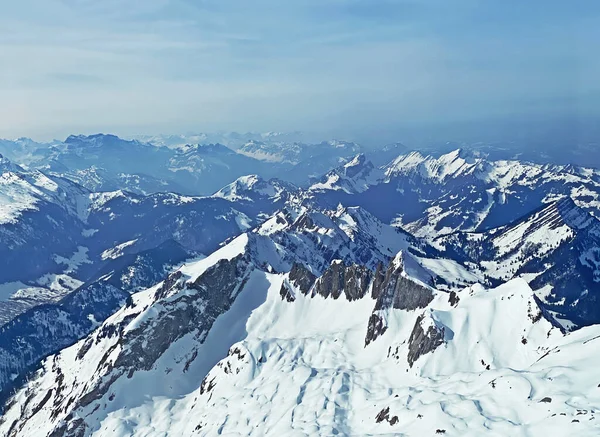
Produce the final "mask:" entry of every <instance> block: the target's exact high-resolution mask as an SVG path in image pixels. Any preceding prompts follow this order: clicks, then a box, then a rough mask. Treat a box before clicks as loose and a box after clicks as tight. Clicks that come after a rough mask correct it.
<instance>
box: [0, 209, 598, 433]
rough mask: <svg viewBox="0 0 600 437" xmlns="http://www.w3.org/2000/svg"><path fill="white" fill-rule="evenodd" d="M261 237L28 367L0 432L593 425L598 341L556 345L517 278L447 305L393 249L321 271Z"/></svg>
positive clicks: (586, 338)
mask: <svg viewBox="0 0 600 437" xmlns="http://www.w3.org/2000/svg"><path fill="white" fill-rule="evenodd" d="M299 218H300V217H299ZM300 219H301V218H300ZM265 225H266V224H265ZM301 225H302V228H303V229H314V233H315V234H317V235H320V232H319V230H318V229H316V228H315V227H314V226H310V225H308V224H307V223H306V220H305V219H301V221H300V222H299V223H296V226H295V227H294V228H292V229H298V228H299V227H300V226H301ZM273 226H274V225H273ZM269 229H271V232H270V233H269V234H268V235H267V234H265V232H264V230H263V231H262V232H261V231H257V232H251V233H247V234H244V235H242V236H240V237H238V238H237V239H235V240H233V241H232V242H230V243H229V244H228V245H226V246H224V247H223V248H221V249H219V250H218V251H216V252H215V253H213V254H211V255H210V256H209V257H207V258H205V259H203V260H200V261H196V262H192V263H188V264H186V265H185V266H183V267H181V268H180V269H179V270H177V271H176V272H174V273H172V274H171V275H170V276H169V277H168V278H167V279H166V280H165V281H163V282H162V283H159V284H157V285H156V286H154V287H151V288H149V289H148V290H145V291H142V292H140V293H137V294H135V295H134V296H133V297H132V300H131V302H130V303H129V304H128V305H126V306H124V307H123V308H122V309H121V310H119V311H118V312H117V313H116V314H115V315H114V316H112V317H111V318H109V319H108V320H106V321H105V322H104V323H103V324H102V325H101V326H99V327H98V328H97V329H96V330H94V331H93V333H91V334H90V335H89V336H88V337H86V338H84V339H82V340H81V341H80V342H78V343H76V344H74V345H73V346H71V347H69V348H67V349H65V350H63V351H62V352H60V353H59V354H57V355H54V356H51V357H49V358H48V359H47V360H45V362H44V363H43V365H42V367H41V368H40V370H39V371H38V372H37V373H36V374H35V375H32V376H31V378H30V379H29V382H28V383H27V384H26V386H25V387H24V388H23V389H21V390H19V391H18V392H17V394H16V395H15V396H14V397H13V398H12V399H11V400H10V402H9V403H8V405H7V409H6V411H5V413H4V415H3V422H2V423H1V424H0V431H2V432H3V433H5V434H6V435H23V434H26V435H29V434H31V433H34V434H33V435H35V433H40V434H42V433H43V434H44V435H46V434H52V433H54V435H66V436H75V435H82V436H87V435H99V436H104V435H117V436H119V435H133V436H137V435H147V434H150V435H156V434H157V433H162V434H164V435H194V434H200V435H203V434H206V435H212V434H217V433H219V432H221V433H230V434H241V435H269V434H272V433H274V434H278V435H287V434H290V433H292V432H304V433H311V432H312V431H311V430H313V431H314V429H315V427H318V429H319V432H320V433H325V434H332V435H333V434H336V433H337V434H339V433H343V434H347V435H351V434H360V435H364V434H371V435H389V434H390V433H391V432H392V433H395V432H406V431H407V430H408V431H410V432H414V433H415V435H416V434H420V435H428V434H432V435H435V433H436V432H437V431H438V430H440V433H441V432H442V431H445V430H452V429H454V428H455V427H457V426H460V424H461V423H463V424H464V422H463V421H464V417H465V415H464V414H463V415H461V416H457V415H456V414H454V413H453V411H450V410H448V409H447V408H440V405H447V404H446V403H447V400H448V398H449V397H450V398H452V399H453V402H454V404H453V405H457V406H458V407H459V408H464V411H468V412H469V413H468V417H469V428H470V429H471V430H472V431H473V432H475V433H486V432H489V431H490V427H491V430H492V431H498V432H504V431H502V430H505V429H506V428H507V427H509V428H510V429H511V430H513V431H515V432H517V430H518V429H519V428H520V427H522V426H524V425H526V427H527V430H528V432H532V430H536V432H537V430H539V431H540V432H542V431H544V430H546V429H547V427H548V426H552V427H553V429H554V430H555V431H556V430H557V429H561V430H562V429H564V430H567V429H569V426H570V425H569V424H571V423H572V420H575V419H574V418H575V417H582V416H585V417H587V416H590V417H592V416H593V415H594V414H595V413H592V412H591V411H592V408H591V404H592V403H593V400H592V399H593V396H594V395H593V394H592V393H593V391H592V390H593V389H595V387H587V388H586V386H585V383H584V382H583V381H582V379H581V378H579V377H577V375H580V374H581V372H585V374H586V375H588V376H591V377H595V376H598V375H600V374H598V371H597V366H595V364H594V363H595V361H594V359H593V357H594V356H595V354H596V349H597V348H595V347H594V345H593V338H595V337H596V336H597V335H598V332H597V331H598V330H597V329H595V328H593V329H587V330H582V331H578V332H577V333H575V334H571V335H569V336H566V337H565V336H564V335H563V334H562V333H561V332H560V331H559V330H558V329H556V328H553V326H552V325H551V324H550V323H549V322H548V321H547V320H546V319H544V317H542V315H541V312H540V309H539V308H538V307H537V303H536V300H535V298H534V295H533V292H532V290H531V289H530V288H529V287H528V285H527V283H526V282H525V281H522V280H513V281H510V282H508V283H507V284H504V285H502V286H500V287H498V288H495V289H491V290H486V289H484V288H483V287H481V286H473V287H468V288H466V289H464V290H461V291H459V292H457V293H455V294H454V295H451V294H449V293H444V292H439V291H437V290H435V289H434V288H432V287H430V286H428V285H427V284H426V283H423V282H422V281H421V280H419V279H417V278H415V277H413V276H412V275H411V274H410V272H409V271H408V269H407V264H406V257H405V253H404V252H401V253H400V254H399V255H397V256H395V257H394V259H392V260H391V261H388V262H386V263H385V264H384V265H383V266H382V265H381V264H378V266H380V267H376V268H375V269H374V270H373V269H371V268H369V267H366V266H361V265H359V264H354V263H347V262H341V261H337V260H334V261H333V262H331V263H330V264H329V266H326V267H323V268H322V267H321V266H320V264H319V263H317V264H313V263H311V260H318V259H319V258H320V257H319V256H314V255H313V256H310V257H309V256H308V255H307V253H306V251H298V250H297V247H295V246H285V245H280V244H278V243H277V242H278V241H286V240H285V239H283V238H281V237H280V238H278V239H274V237H276V236H277V235H278V234H283V233H287V232H289V231H290V229H289V228H288V230H283V229H281V230H279V231H275V230H273V229H272V228H269ZM375 246H376V245H374V247H375ZM312 247H313V250H315V251H317V252H321V251H323V250H324V247H319V246H318V244H317V245H313V246H312ZM296 254H297V255H298V256H297V257H296V256H294V255H296ZM292 258H294V259H296V262H295V264H293V265H289V264H287V263H285V262H282V260H287V259H292ZM282 290H286V293H282ZM288 296H291V298H288ZM503 321H506V323H503ZM590 342H592V343H590ZM548 372H551V374H553V373H552V372H559V374H560V375H562V376H561V378H552V379H550V378H548V374H549V373H548ZM151 381H154V382H156V381H161V383H160V384H157V383H150V382H151ZM586 381H587V383H588V385H589V380H588V379H587V378H586ZM531 386H535V387H537V389H536V391H535V392H534V393H532V392H531V390H530V388H531ZM571 392H573V393H578V396H579V399H580V402H579V403H578V404H577V406H576V407H573V406H570V402H569V401H568V399H569V393H571ZM514 393H517V394H518V395H519V396H515V395H514ZM509 394H511V395H510V396H509ZM521 394H522V395H523V396H521ZM410 399H413V400H416V401H417V402H415V404H414V405H413V406H412V407H411V408H410V409H409V410H407V409H406V402H407V400H410ZM548 399H550V400H549V401H548ZM473 403H477V404H478V405H480V408H477V409H473V408H471V409H468V408H467V407H468V406H472V405H473ZM588 404H589V405H588ZM166 405H168V406H167V407H165V406H166ZM323 405H325V407H323ZM328 405H331V407H329V406H328ZM411 405H412V404H411ZM498 408H500V409H501V410H502V411H503V413H501V414H496V416H495V417H497V419H496V420H495V421H494V422H493V423H490V422H489V421H487V419H486V417H488V416H489V415H490V414H491V411H492V410H494V411H496V409H498ZM407 411H408V412H407ZM506 411H509V412H510V413H506ZM583 411H585V412H583ZM562 414H564V415H565V416H567V419H568V420H564V419H561V418H562V417H563V416H562ZM578 414H579V415H580V416H577V415H578ZM594 417H595V416H594ZM532 418H533V419H532ZM588 419H589V418H588ZM578 420H581V419H578ZM549 422H550V424H549ZM580 423H581V425H579V426H583V427H586V429H590V430H591V429H593V427H594V425H595V423H594V421H591V420H585V421H582V422H580ZM560 427H563V428H560Z"/></svg>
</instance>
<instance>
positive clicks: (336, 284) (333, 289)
mask: <svg viewBox="0 0 600 437" xmlns="http://www.w3.org/2000/svg"><path fill="white" fill-rule="evenodd" d="M372 278H373V273H372V272H371V271H370V270H369V269H368V268H366V267H363V266H358V265H351V266H347V265H345V264H344V263H343V262H342V261H334V262H333V263H332V264H331V266H330V267H329V268H328V269H327V270H326V271H325V273H323V275H322V276H321V277H320V278H319V279H317V282H316V283H315V285H314V288H313V295H317V294H318V295H321V296H323V297H324V298H328V297H332V298H333V299H338V298H339V297H340V296H341V295H342V293H343V294H344V296H345V297H346V299H347V300H349V301H353V300H358V299H362V298H363V297H364V296H365V295H366V294H367V291H368V289H369V286H370V284H371V280H372Z"/></svg>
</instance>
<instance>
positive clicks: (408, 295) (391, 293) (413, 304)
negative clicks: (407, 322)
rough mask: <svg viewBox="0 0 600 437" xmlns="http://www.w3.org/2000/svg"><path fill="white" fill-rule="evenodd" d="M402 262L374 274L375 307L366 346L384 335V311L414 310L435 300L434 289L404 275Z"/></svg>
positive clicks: (392, 264)
mask: <svg viewBox="0 0 600 437" xmlns="http://www.w3.org/2000/svg"><path fill="white" fill-rule="evenodd" d="M403 271H404V267H403V266H402V264H395V263H394V262H391V263H390V265H389V267H388V269H387V270H386V272H385V274H383V272H382V269H380V268H378V269H377V271H376V272H375V274H374V278H373V281H372V283H373V285H372V289H371V295H372V296H373V297H375V296H376V298H377V301H376V303H375V309H374V310H373V315H371V318H370V319H369V325H368V326H367V336H366V338H365V346H367V345H369V344H370V343H371V342H373V341H375V339H377V337H379V336H380V335H382V334H383V333H384V332H385V331H386V329H387V326H386V325H385V319H384V318H383V315H382V314H381V313H382V312H384V311H386V310H389V309H392V308H394V309H400V310H406V311H414V310H417V309H421V308H425V307H426V306H427V305H429V303H431V301H432V300H433V297H434V296H433V291H431V289H429V288H427V287H426V286H424V285H421V284H419V283H418V282H416V281H414V280H412V279H410V278H408V277H405V276H403V275H402V272H403Z"/></svg>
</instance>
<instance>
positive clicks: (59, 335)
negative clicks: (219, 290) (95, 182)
mask: <svg viewBox="0 0 600 437" xmlns="http://www.w3.org/2000/svg"><path fill="white" fill-rule="evenodd" d="M191 257H192V253H190V252H187V251H186V250H184V249H183V247H181V246H180V245H178V244H177V243H175V242H174V241H167V242H165V243H163V244H161V245H160V246H158V247H156V248H154V249H151V250H147V251H143V252H139V253H136V254H132V255H125V256H123V257H121V258H119V259H115V260H112V261H111V262H109V263H107V264H106V265H105V266H104V267H103V268H102V270H100V271H99V272H97V273H96V274H95V275H94V276H93V277H92V278H91V279H90V280H89V281H87V282H86V283H84V284H83V285H81V286H80V287H78V288H77V289H76V290H75V291H73V292H71V293H70V294H68V295H67V296H66V297H64V298H62V299H60V300H57V301H48V302H47V303H45V304H43V305H32V307H31V308H30V309H26V310H25V311H22V308H20V307H19V308H18V309H19V310H21V311H22V312H21V313H20V314H17V315H15V316H14V317H11V318H10V320H5V321H4V322H5V323H3V325H2V326H0V338H1V339H0V363H1V364H0V369H1V370H0V393H1V394H2V398H5V397H6V395H7V393H8V392H9V391H10V388H11V387H14V386H15V384H18V383H19V382H21V380H20V379H19V376H20V375H23V374H24V373H26V372H27V371H28V370H29V369H30V368H31V366H35V365H36V364H37V363H38V362H39V360H40V359H42V358H44V357H45V356H47V355H48V354H49V353H52V352H55V351H57V350H60V349H61V348H64V347H66V346H69V345H71V344H72V343H73V342H75V341H77V340H79V339H80V338H82V337H84V336H85V335H87V334H88V333H89V332H91V331H92V330H93V329H95V328H97V327H98V325H99V324H100V323H102V322H103V321H104V320H106V319H107V318H108V317H109V316H111V315H112V314H113V313H114V312H115V311H117V310H118V309H119V308H120V307H121V306H123V305H126V304H127V303H128V302H130V299H131V293H133V292H135V291H139V290H141V289H144V288H146V287H149V286H151V285H153V284H155V283H157V282H159V281H160V280H162V278H164V277H165V276H166V275H167V274H168V272H169V271H170V270H171V269H172V268H173V267H174V266H177V265H179V264H180V263H181V262H183V261H184V260H186V259H188V258H191ZM32 304H33V302H32ZM9 309H10V307H9V306H8V305H7V306H6V307H5V308H3V310H4V311H3V314H2V316H5V313H6V312H8V310H9Z"/></svg>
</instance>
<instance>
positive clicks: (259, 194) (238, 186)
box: [213, 175, 297, 202]
mask: <svg viewBox="0 0 600 437" xmlns="http://www.w3.org/2000/svg"><path fill="white" fill-rule="evenodd" d="M295 191H297V188H296V187H294V186H293V185H292V184H289V183H286V182H283V181H280V180H278V179H270V180H265V179H263V178H262V177H260V176H258V175H248V176H242V177H239V178H238V179H236V180H235V181H234V182H232V183H231V184H229V185H226V186H225V187H223V188H221V189H220V190H219V191H217V192H216V193H215V194H213V196H214V197H220V198H222V199H227V200H230V201H232V202H235V201H239V200H247V201H255V200H257V199H260V198H267V199H271V200H275V201H276V200H278V199H284V198H287V197H288V195H289V194H292V193H293V192H295Z"/></svg>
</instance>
